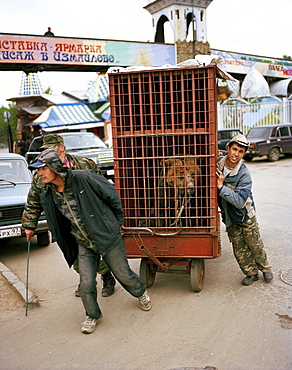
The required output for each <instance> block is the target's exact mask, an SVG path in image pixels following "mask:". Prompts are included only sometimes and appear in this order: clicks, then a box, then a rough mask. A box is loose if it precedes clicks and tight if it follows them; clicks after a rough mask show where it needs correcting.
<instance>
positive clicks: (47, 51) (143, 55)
mask: <svg viewBox="0 0 292 370" xmlns="http://www.w3.org/2000/svg"><path fill="white" fill-rule="evenodd" d="M0 63H13V64H14V63H20V64H62V65H64V64H68V65H88V66H108V67H111V66H132V65H144V66H153V67H159V66H161V65H164V64H175V48H174V46H173V45H171V44H155V43H149V42H133V41H107V40H96V39H76V38H61V37H45V36H29V35H27V36H26V35H11V34H1V33H0Z"/></svg>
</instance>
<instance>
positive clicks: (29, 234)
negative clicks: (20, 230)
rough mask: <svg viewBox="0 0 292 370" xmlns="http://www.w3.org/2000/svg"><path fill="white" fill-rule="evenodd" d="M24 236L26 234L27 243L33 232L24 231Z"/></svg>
mask: <svg viewBox="0 0 292 370" xmlns="http://www.w3.org/2000/svg"><path fill="white" fill-rule="evenodd" d="M25 234H26V241H29V240H30V239H31V238H32V237H33V235H34V231H33V230H28V229H25Z"/></svg>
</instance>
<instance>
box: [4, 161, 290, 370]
mask: <svg viewBox="0 0 292 370" xmlns="http://www.w3.org/2000/svg"><path fill="white" fill-rule="evenodd" d="M248 167H249V168H250V170H251V173H252V176H253V179H254V189H253V192H254V196H255V200H256V206H257V212H258V221H259V224H260V227H261V234H262V238H263V240H264V243H265V249H266V252H267V254H268V258H269V262H270V264H271V265H272V268H273V272H274V280H273V282H272V283H271V284H266V283H264V282H263V279H262V276H260V281H258V282H255V283H254V284H253V285H252V286H250V287H245V286H243V285H241V280H242V278H243V277H244V276H243V275H242V273H241V271H240V270H239V267H238V265H237V263H236V261H235V259H234V257H233V254H232V249H231V245H230V243H229V241H228V239H227V236H226V233H225V230H224V227H223V225H222V230H221V231H222V246H223V253H222V256H221V257H220V258H218V259H214V260H208V261H206V276H205V284H204V288H203V290H202V291H201V292H200V293H194V292H192V291H191V288H190V281H189V277H188V276H187V275H175V274H157V277H156V280H155V283H154V285H153V286H152V287H151V288H150V289H149V290H148V291H149V294H150V296H151V299H152V303H153V308H152V310H151V311H149V312H144V311H141V310H140V309H139V308H138V303H137V300H136V299H134V298H133V297H131V296H130V295H129V294H128V293H127V292H126V291H124V289H123V288H122V287H121V286H120V285H119V284H117V285H116V290H115V294H114V295H113V296H111V297H108V298H103V297H101V296H100V295H99V298H98V300H99V303H100V306H101V309H102V312H103V316H104V317H103V319H102V320H101V321H100V322H99V324H98V325H97V328H96V331H95V332H94V333H93V334H90V335H84V334H82V333H81V332H80V323H81V322H82V321H83V319H84V318H85V314H84V310H83V306H82V303H81V301H80V299H79V298H76V297H75V296H74V290H75V288H76V286H77V284H78V275H77V274H76V273H75V272H74V271H73V270H70V269H68V267H67V266H66V263H65V261H64V258H63V256H62V254H61V252H60V251H59V248H58V246H57V244H56V243H53V244H51V245H50V246H48V247H45V248H39V247H37V245H36V241H33V242H32V246H31V255H30V264H29V289H30V290H31V291H32V292H34V294H36V295H37V296H38V300H39V303H40V306H39V307H35V306H30V307H29V310H28V315H27V316H26V315H25V305H24V303H23V302H22V301H21V300H20V301H19V300H16V301H15V302H16V304H15V305H13V304H12V305H11V301H13V300H14V299H16V298H17V299H19V297H18V296H17V294H16V293H15V291H14V290H13V289H12V288H11V287H10V286H9V285H7V284H5V285H4V288H3V285H1V281H2V279H0V288H1V302H4V307H3V305H2V304H1V305H0V314H1V319H0V343H1V349H0V369H1V370H2V369H3V370H10V369H11V370H12V369H13V370H16V369H22V370H34V369H38V370H42V369H44V370H47V369H62V370H63V369H65V370H67V369H68V370H69V369H75V368H76V369H77V368H78V369H102V370H104V369H106V370H107V369H109V370H110V369H114V370H115V369H117V370H118V369H121V370H126V369H127V370H136V369H137V370H138V369H151V370H152V369H153V370H156V369H157V370H160V369H166V370H170V369H194V368H205V367H206V366H208V365H209V366H213V367H214V368H217V369H218V370H291V369H292V356H291V348H292V346H291V344H292V336H291V334H292V330H291V328H292V322H291V320H292V308H291V291H292V287H291V281H292V276H291V273H292V270H291V269H292V267H291V266H292V264H291V262H292V253H291V245H292V224H291V219H292V217H291V216H292V195H291V189H292V187H291V185H292V171H291V170H292V158H281V160H280V161H278V162H275V163H270V162H266V161H265V160H264V159H260V160H256V161H253V162H251V163H248ZM26 248H27V245H26V242H25V240H22V239H21V240H18V241H17V242H10V243H2V241H1V249H0V261H1V262H2V263H3V264H4V265H5V266H7V267H8V268H9V269H10V270H11V271H12V272H13V273H14V274H15V275H16V276H17V277H18V278H19V280H20V281H22V282H25V277H26V257H27V253H26ZM139 262H140V261H139V260H130V264H131V266H132V268H133V269H134V270H135V271H136V272H138V271H139ZM98 283H99V284H98V290H99V292H100V290H101V286H102V285H101V282H100V277H98ZM4 296H5V298H3V297H4ZM5 302H6V304H5Z"/></svg>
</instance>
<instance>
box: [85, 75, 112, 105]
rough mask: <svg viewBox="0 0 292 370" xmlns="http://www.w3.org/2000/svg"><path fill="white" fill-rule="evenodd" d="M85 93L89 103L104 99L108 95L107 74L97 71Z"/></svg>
mask: <svg viewBox="0 0 292 370" xmlns="http://www.w3.org/2000/svg"><path fill="white" fill-rule="evenodd" d="M85 95H86V96H87V98H88V102H89V103H93V102H100V101H106V100H107V98H108V96H109V83H108V76H107V75H106V74H101V73H98V74H97V77H96V79H95V80H94V81H93V83H92V84H91V86H90V87H89V89H88V90H87V91H86V94H85Z"/></svg>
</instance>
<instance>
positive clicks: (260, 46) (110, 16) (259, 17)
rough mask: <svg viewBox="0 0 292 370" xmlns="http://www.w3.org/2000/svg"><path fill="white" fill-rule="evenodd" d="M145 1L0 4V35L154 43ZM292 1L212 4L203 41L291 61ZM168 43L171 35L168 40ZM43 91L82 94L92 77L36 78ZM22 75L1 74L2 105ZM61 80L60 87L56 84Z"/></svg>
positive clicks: (223, 0) (47, 75) (61, 0)
mask: <svg viewBox="0 0 292 370" xmlns="http://www.w3.org/2000/svg"><path fill="white" fill-rule="evenodd" d="M148 2H149V1H147V0H124V1H121V0H111V1H107V2H105V1H101V0H100V1H98V0H85V1H84V2H82V5H83V6H81V4H80V3H78V4H77V5H76V2H72V0H50V1H46V2H44V1H40V0H26V1H23V0H9V1H4V0H2V1H1V12H0V32H4V33H16V34H17V33H20V34H34V35H43V34H44V32H45V31H46V30H47V28H48V26H50V27H51V28H52V31H53V32H54V33H55V35H58V36H70V37H82V38H83V37H84V38H87V37H88V38H97V39H98V38H100V39H114V40H132V41H153V37H154V36H153V29H152V18H151V15H150V14H149V13H148V12H147V11H146V10H145V9H144V8H143V7H144V6H145V5H147V4H148ZM291 14H292V0H277V1H275V0H243V1H239V0H213V2H212V3H211V4H210V5H209V7H208V9H207V39H208V42H209V43H210V45H211V48H214V49H221V50H228V51H234V52H239V53H246V54H253V55H261V56H269V57H278V58H279V57H280V58H281V57H282V56H283V55H284V54H285V55H290V56H292V43H291ZM166 41H168V42H172V35H168V36H167V40H166ZM40 78H41V82H42V85H43V87H44V88H47V87H48V86H50V87H51V88H52V89H53V92H54V93H61V92H62V91H63V90H78V89H82V90H84V89H86V88H87V84H88V82H89V81H90V80H92V79H94V74H93V73H91V74H89V73H82V74H80V73H79V74H74V76H73V75H72V74H71V73H69V74H68V73H62V74H60V73H53V72H46V73H42V74H40ZM20 80H21V72H0V105H7V104H8V102H6V101H5V99H6V98H9V97H14V96H17V95H18V90H19V86H20ZM60 81H61V82H60Z"/></svg>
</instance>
